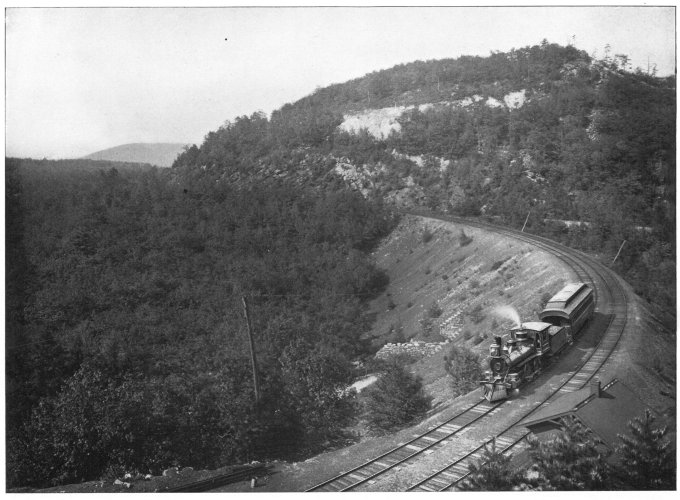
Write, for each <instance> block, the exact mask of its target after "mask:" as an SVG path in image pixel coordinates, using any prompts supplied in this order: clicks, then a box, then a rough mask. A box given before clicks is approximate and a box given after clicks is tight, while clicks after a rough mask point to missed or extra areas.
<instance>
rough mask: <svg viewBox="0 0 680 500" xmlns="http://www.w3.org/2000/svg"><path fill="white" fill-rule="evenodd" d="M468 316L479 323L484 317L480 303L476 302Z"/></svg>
mask: <svg viewBox="0 0 680 500" xmlns="http://www.w3.org/2000/svg"><path fill="white" fill-rule="evenodd" d="M470 318H472V321H474V322H475V323H480V322H481V321H482V320H483V319H484V316H483V315H482V306H481V304H477V305H476V306H475V307H474V308H473V309H472V311H470Z"/></svg>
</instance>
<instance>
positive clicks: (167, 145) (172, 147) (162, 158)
mask: <svg viewBox="0 0 680 500" xmlns="http://www.w3.org/2000/svg"><path fill="white" fill-rule="evenodd" d="M185 146H186V144H180V143H172V142H157V143H134V144H123V145H122V146H116V147H115V148H109V149H104V150H102V151H97V152H96V153H92V154H89V155H87V156H83V159H86V160H107V161H121V162H134V163H149V164H151V165H156V166H159V167H170V166H172V162H173V161H175V158H177V155H178V154H180V153H181V152H182V151H184V147H185Z"/></svg>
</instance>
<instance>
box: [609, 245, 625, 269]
mask: <svg viewBox="0 0 680 500" xmlns="http://www.w3.org/2000/svg"><path fill="white" fill-rule="evenodd" d="M625 244H626V240H623V243H621V246H620V247H619V251H618V252H616V257H614V260H613V261H612V264H613V263H614V262H616V259H617V258H618V257H619V254H620V253H621V250H623V245H625Z"/></svg>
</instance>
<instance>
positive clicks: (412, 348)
mask: <svg viewBox="0 0 680 500" xmlns="http://www.w3.org/2000/svg"><path fill="white" fill-rule="evenodd" d="M448 343H449V341H448V340H445V341H444V342H421V341H418V340H411V341H410V342H406V343H403V344H401V343H400V344H385V345H384V346H383V347H382V348H381V349H380V350H379V351H378V352H377V353H376V354H375V357H376V358H377V359H388V358H390V357H392V356H399V355H406V356H409V357H413V358H426V357H428V356H432V355H433V354H434V353H436V352H438V351H439V350H441V349H442V348H443V347H444V346H445V345H446V344H448Z"/></svg>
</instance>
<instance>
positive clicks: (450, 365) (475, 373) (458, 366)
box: [444, 345, 482, 396]
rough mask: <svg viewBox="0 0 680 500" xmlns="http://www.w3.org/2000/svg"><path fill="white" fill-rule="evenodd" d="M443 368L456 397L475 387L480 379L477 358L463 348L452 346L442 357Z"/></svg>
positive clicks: (480, 374) (480, 373)
mask: <svg viewBox="0 0 680 500" xmlns="http://www.w3.org/2000/svg"><path fill="white" fill-rule="evenodd" d="M444 368H445V369H446V372H447V373H448V374H449V375H450V376H451V386H452V387H453V391H454V395H456V396H458V395H459V394H463V393H465V392H469V391H471V390H472V389H474V388H475V387H477V384H478V383H479V380H481V378H482V367H481V366H480V364H479V357H478V356H477V355H476V354H474V353H473V352H472V351H470V350H469V349H466V348H465V347H459V346H455V345H454V346H452V347H451V349H450V350H449V353H448V355H447V356H445V357H444Z"/></svg>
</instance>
